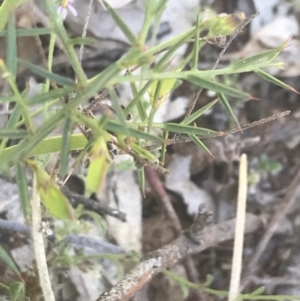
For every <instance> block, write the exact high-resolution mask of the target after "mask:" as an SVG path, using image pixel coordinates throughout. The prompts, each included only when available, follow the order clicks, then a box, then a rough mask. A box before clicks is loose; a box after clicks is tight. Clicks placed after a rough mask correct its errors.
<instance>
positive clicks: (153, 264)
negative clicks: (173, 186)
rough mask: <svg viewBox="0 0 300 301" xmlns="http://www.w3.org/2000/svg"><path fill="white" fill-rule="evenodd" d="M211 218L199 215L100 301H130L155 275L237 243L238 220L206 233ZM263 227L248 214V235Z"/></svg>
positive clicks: (246, 231) (209, 229) (246, 225)
mask: <svg viewBox="0 0 300 301" xmlns="http://www.w3.org/2000/svg"><path fill="white" fill-rule="evenodd" d="M203 215H204V216H203ZM210 217H211V216H210V215H209V214H199V215H198V217H197V219H196V221H195V223H194V224H193V225H192V226H191V227H190V228H189V230H188V231H186V232H185V233H183V234H182V235H180V236H179V237H178V238H177V239H176V240H174V241H173V242H172V243H170V244H168V245H166V246H164V247H162V248H160V249H158V250H156V251H154V252H151V253H150V254H148V256H146V257H145V258H144V259H143V260H142V261H141V263H139V264H138V265H137V266H136V267H135V268H134V269H133V270H132V271H131V272H129V273H128V274H127V275H126V276H125V277H124V278H123V279H122V280H121V281H120V282H119V283H118V284H117V285H115V286H114V287H112V288H111V289H110V290H109V291H107V292H105V293H103V294H102V295H101V296H100V297H99V298H98V299H97V300H96V301H126V300H129V299H130V298H131V297H132V296H134V295H135V293H136V292H137V291H139V290H140V289H141V288H142V287H143V286H144V285H145V284H146V283H148V282H149V281H150V280H151V279H152V278H153V277H154V276H155V275H157V274H158V273H160V272H162V271H163V270H164V269H166V268H171V267H172V266H174V265H175V264H177V263H178V261H179V260H182V259H184V258H185V257H186V256H187V255H191V254H197V253H200V252H202V251H204V250H205V249H207V248H210V247H214V246H217V245H218V244H220V243H222V242H224V241H227V240H231V239H233V237H234V228H235V219H233V220H229V221H226V222H223V223H220V224H218V225H214V226H210V227H206V228H204V229H203V224H207V223H210V221H209V218H210ZM262 224H263V223H262V220H261V218H260V217H257V216H255V215H253V214H249V213H248V214H247V215H246V224H245V233H253V232H255V231H257V230H258V229H259V228H260V227H261V226H262Z"/></svg>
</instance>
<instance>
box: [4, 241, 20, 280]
mask: <svg viewBox="0 0 300 301" xmlns="http://www.w3.org/2000/svg"><path fill="white" fill-rule="evenodd" d="M0 258H1V259H2V260H3V261H4V263H5V264H7V266H8V267H9V268H10V269H11V270H12V271H13V272H14V273H15V274H16V275H17V276H18V277H19V278H20V279H22V276H21V274H20V271H19V269H18V267H17V265H16V264H15V262H14V260H13V259H12V258H11V256H10V255H9V254H8V253H7V252H6V250H5V249H4V248H3V247H2V245H1V244H0Z"/></svg>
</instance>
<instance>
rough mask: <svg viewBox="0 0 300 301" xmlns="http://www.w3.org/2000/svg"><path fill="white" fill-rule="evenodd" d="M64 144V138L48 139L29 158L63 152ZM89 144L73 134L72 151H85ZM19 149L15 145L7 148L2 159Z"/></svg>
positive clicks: (39, 144)
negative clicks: (62, 145)
mask: <svg viewBox="0 0 300 301" xmlns="http://www.w3.org/2000/svg"><path fill="white" fill-rule="evenodd" d="M62 143H63V137H62V136H54V137H50V138H46V139H44V140H42V141H41V142H40V143H38V144H37V146H36V147H34V148H33V150H32V151H31V152H30V153H29V154H28V157H33V156H39V155H45V154H51V153H56V152H59V151H60V150H61V144H62ZM86 144H87V140H86V138H85V136H84V135H83V134H73V135H72V136H71V137H70V150H80V149H83V148H84V147H85V146H86ZM17 148H18V145H13V146H10V147H7V148H5V149H4V150H3V152H2V153H1V154H0V158H1V157H2V156H3V157H6V156H9V154H10V153H11V152H14V151H15V149H17Z"/></svg>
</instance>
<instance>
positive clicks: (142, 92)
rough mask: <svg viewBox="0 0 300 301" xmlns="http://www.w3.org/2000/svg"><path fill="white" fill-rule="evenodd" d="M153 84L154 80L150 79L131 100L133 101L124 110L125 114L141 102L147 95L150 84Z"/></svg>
mask: <svg viewBox="0 0 300 301" xmlns="http://www.w3.org/2000/svg"><path fill="white" fill-rule="evenodd" d="M151 84H152V81H151V80H149V81H148V82H147V83H146V84H145V85H144V87H143V88H142V89H141V90H140V91H139V92H138V94H136V95H134V98H133V99H132V100H131V102H130V103H129V104H128V106H127V107H126V108H125V110H124V114H125V115H127V114H129V113H130V111H131V110H132V109H133V108H134V107H135V106H138V104H139V103H140V102H141V99H142V98H143V96H144V95H145V93H146V92H147V91H148V90H149V88H150V86H151Z"/></svg>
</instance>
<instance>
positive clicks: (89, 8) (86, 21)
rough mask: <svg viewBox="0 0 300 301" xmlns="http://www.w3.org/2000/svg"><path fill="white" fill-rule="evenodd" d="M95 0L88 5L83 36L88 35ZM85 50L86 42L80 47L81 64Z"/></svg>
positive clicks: (91, 0)
mask: <svg viewBox="0 0 300 301" xmlns="http://www.w3.org/2000/svg"><path fill="white" fill-rule="evenodd" d="M93 2H94V0H90V3H89V7H88V12H87V15H86V18H85V22H84V26H83V30H82V35H81V37H82V38H85V37H86V33H87V29H88V25H89V21H90V17H91V11H92V6H93ZM83 52H84V44H81V45H80V48H79V61H80V64H81V63H82V57H83Z"/></svg>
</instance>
